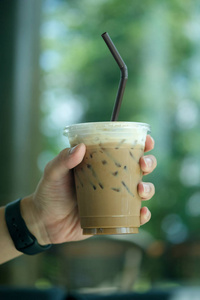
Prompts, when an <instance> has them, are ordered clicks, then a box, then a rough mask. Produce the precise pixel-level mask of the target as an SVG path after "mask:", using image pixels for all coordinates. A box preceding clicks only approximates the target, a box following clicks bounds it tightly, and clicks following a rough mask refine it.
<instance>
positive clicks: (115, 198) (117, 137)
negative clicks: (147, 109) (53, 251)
mask: <svg viewBox="0 0 200 300" xmlns="http://www.w3.org/2000/svg"><path fill="white" fill-rule="evenodd" d="M149 131H150V126H149V125H148V124H145V123H136V122H96V123H82V124H75V125H71V126H67V127H66V128H65V129H64V135H66V136H67V137H68V139H69V142H70V145H71V147H74V146H75V145H77V144H79V143H84V144H85V145H86V154H85V156H84V159H83V161H82V162H81V163H80V164H79V165H78V166H77V167H76V168H74V176H75V184H76V194H77V200H78V209H79V214H80V220H81V227H82V228H83V234H92V235H94V234H101V235H102V234H126V233H138V228H139V227H140V208H141V198H140V197H139V195H138V192H137V185H138V183H139V182H140V181H141V179H142V171H141V168H140V165H139V160H140V157H141V156H142V155H143V153H144V146H145V140H146V135H147V133H148V132H149Z"/></svg>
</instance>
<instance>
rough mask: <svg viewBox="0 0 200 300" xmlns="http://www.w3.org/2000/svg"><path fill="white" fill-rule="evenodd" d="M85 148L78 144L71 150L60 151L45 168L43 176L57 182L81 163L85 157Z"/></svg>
mask: <svg viewBox="0 0 200 300" xmlns="http://www.w3.org/2000/svg"><path fill="white" fill-rule="evenodd" d="M85 151H86V147H85V145H84V144H79V145H77V146H75V147H73V148H71V149H67V148H66V149H64V150H62V151H61V152H60V153H59V154H58V155H57V156H56V157H55V158H54V159H53V160H51V161H50V162H49V163H48V164H47V166H46V167H45V171H44V174H45V176H46V177H48V179H49V180H53V181H59V180H60V179H62V178H63V177H65V176H66V174H67V173H68V171H69V170H70V169H72V168H74V167H76V166H77V165H78V164H80V163H81V161H82V160H83V157H84V155H85Z"/></svg>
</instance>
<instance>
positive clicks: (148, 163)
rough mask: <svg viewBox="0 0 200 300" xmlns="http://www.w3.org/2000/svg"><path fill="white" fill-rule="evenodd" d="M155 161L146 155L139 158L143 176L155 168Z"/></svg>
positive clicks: (152, 157) (151, 156)
mask: <svg viewBox="0 0 200 300" xmlns="http://www.w3.org/2000/svg"><path fill="white" fill-rule="evenodd" d="M156 166H157V160H156V158H155V156H153V155H150V154H149V155H146V156H142V157H141V158H140V167H141V169H142V171H143V175H147V174H149V173H151V172H153V170H154V169H155V168H156Z"/></svg>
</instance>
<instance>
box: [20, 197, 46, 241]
mask: <svg viewBox="0 0 200 300" xmlns="http://www.w3.org/2000/svg"><path fill="white" fill-rule="evenodd" d="M20 211H21V215H22V218H23V219H24V222H25V223H26V226H27V228H28V230H29V231H30V232H31V233H32V234H33V235H34V237H35V238H36V239H37V241H38V243H39V244H40V245H41V246H44V245H48V244H51V242H50V239H49V237H48V234H47V231H46V228H45V225H44V223H43V220H42V218H41V216H40V214H39V212H38V211H37V208H36V206H35V205H34V200H33V195H30V196H27V197H25V198H23V199H22V200H21V203H20Z"/></svg>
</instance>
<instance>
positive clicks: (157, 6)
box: [0, 0, 200, 291]
mask: <svg viewBox="0 0 200 300" xmlns="http://www.w3.org/2000/svg"><path fill="white" fill-rule="evenodd" d="M0 16H1V23H2V26H1V29H0V33H1V34H0V38H1V49H0V64H1V70H0V76H1V80H0V81H1V82H0V91H1V100H0V108H1V109H0V126H1V127H0V134H1V147H0V151H1V152H0V160H1V174H0V193H1V197H0V203H1V205H5V204H6V203H8V202H9V201H12V200H14V199H15V198H17V197H23V196H25V195H27V194H29V193H32V192H33V191H34V189H35V187H36V184H37V182H38V180H39V178H40V176H41V174H42V171H43V169H44V166H45V164H46V163H47V162H48V161H49V160H50V159H52V158H53V157H54V156H55V155H56V154H57V153H58V152H59V151H60V150H61V149H63V148H64V147H66V146H68V144H67V141H66V138H65V137H63V135H62V131H63V128H64V127H65V126H66V125H68V124H72V123H78V122H88V121H108V120H110V116H111V113H112V108H113V104H114V101H115V96H116V92H117V88H118V83H119V79H120V72H119V69H118V66H117V65H116V63H115V61H114V60H113V58H112V57H111V55H110V52H109V51H108V49H107V47H106V45H105V43H104V41H103V40H102V38H101V34H102V33H103V32H105V31H107V32H108V33H109V34H110V36H111V38H112V40H113V42H114V43H115V45H116V47H117V48H118V50H119V52H120V54H121V56H122V57H123V59H124V61H125V62H126V65H127V66H128V71H129V79H128V81H127V85H126V90H125V94H124V99H123V103H122V107H121V111H120V115H119V120H123V121H139V122H146V123H149V124H150V125H151V135H152V136H153V138H154V139H155V149H154V150H153V151H152V154H154V155H155V156H156V158H157V160H158V167H157V169H156V170H155V171H154V173H153V174H151V175H149V176H148V177H145V178H144V180H146V181H151V182H153V183H154V184H155V187H156V194H155V196H154V197H153V199H152V200H150V201H149V202H148V203H145V205H147V206H148V207H149V209H150V210H151V213H152V218H151V221H150V222H149V223H147V224H146V225H144V226H142V228H141V231H140V234H139V235H131V236H129V237H122V238H120V237H115V238H109V237H108V238H105V239H102V240H101V239H97V238H92V239H91V240H90V241H87V242H80V243H68V244H66V245H57V246H54V247H53V248H52V250H51V251H49V252H48V253H45V254H41V255H38V256H36V257H20V258H18V259H16V260H13V261H11V262H9V263H6V264H4V265H2V266H1V271H0V283H1V284H2V285H3V284H6V285H31V286H52V285H60V286H64V287H66V288H69V289H70V288H71V289H83V288H93V289H94V288H98V289H100V290H103V289H105V288H112V289H113V288H114V289H125V290H136V291H145V290H148V289H150V288H152V287H160V288H167V287H171V286H180V285H199V284H200V276H199V268H200V233H199V224H200V155H199V153H200V84H199V82H200V21H199V20H200V3H199V1H181V0H169V1H160V0H149V1H140V0H134V1H133V0H126V1H121V0H101V1H100V0H93V1H92V0H82V1H78V0H43V1H42V0H41V1H40V0H29V1H26V0H14V1H11V0H8V1H5V0H3V1H1V3H0Z"/></svg>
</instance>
